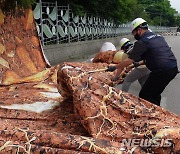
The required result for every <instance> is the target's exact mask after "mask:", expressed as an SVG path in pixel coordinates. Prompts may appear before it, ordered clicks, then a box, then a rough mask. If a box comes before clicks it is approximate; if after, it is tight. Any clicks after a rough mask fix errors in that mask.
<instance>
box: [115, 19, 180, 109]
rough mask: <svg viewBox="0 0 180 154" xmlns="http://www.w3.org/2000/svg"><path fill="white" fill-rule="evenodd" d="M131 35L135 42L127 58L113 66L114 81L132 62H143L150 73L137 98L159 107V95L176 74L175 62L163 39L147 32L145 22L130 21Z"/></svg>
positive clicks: (141, 20)
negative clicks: (114, 72)
mask: <svg viewBox="0 0 180 154" xmlns="http://www.w3.org/2000/svg"><path fill="white" fill-rule="evenodd" d="M132 34H133V35H134V38H135V39H136V40H137V41H136V42H135V44H134V47H133V50H132V53H131V54H130V55H129V58H127V59H125V60H124V61H122V62H121V63H119V64H117V65H116V66H115V68H116V69H118V71H117V74H116V76H115V78H114V80H117V79H118V77H119V75H120V73H121V72H122V70H123V69H124V68H125V67H127V66H128V65H130V64H132V63H133V62H138V61H140V60H144V63H145V64H146V66H147V68H148V69H149V70H150V71H151V73H150V74H149V77H148V79H147V80H146V82H145V84H144V85H143V87H142V89H141V91H140V93H139V97H141V98H143V99H145V100H147V101H149V102H152V103H154V104H156V105H159V106H160V101H161V93H162V92H163V91H164V89H165V88H166V86H167V85H168V84H169V82H170V81H171V80H172V79H174V78H175V76H176V75H177V73H178V68H177V60H176V58H175V56H174V54H173V52H172V51H171V48H170V47H169V45H168V44H167V42H166V41H165V39H164V38H163V37H162V36H161V35H158V34H155V33H153V32H150V31H149V30H148V24H147V22H146V21H145V20H144V19H142V18H136V19H135V20H133V21H132Z"/></svg>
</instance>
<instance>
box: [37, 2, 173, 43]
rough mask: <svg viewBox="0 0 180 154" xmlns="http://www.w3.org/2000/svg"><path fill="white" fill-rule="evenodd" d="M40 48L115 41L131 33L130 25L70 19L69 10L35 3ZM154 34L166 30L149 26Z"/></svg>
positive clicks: (99, 19)
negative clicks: (108, 40)
mask: <svg viewBox="0 0 180 154" xmlns="http://www.w3.org/2000/svg"><path fill="white" fill-rule="evenodd" d="M34 17H35V20H36V26H37V30H38V35H39V37H40V39H41V42H42V45H43V46H44V45H49V44H62V43H70V42H79V41H86V40H95V39H103V38H110V37H117V36H120V35H125V34H129V33H131V31H130V24H121V25H115V24H114V23H112V22H108V21H107V20H106V19H101V18H99V17H87V16H83V17H80V16H74V15H73V13H72V10H71V9H70V8H69V6H59V5H58V4H57V2H53V3H52V2H41V1H40V2H39V3H37V4H36V7H35V9H34ZM150 28H151V30H152V31H154V32H167V31H170V29H169V27H159V26H158V27H155V26H150Z"/></svg>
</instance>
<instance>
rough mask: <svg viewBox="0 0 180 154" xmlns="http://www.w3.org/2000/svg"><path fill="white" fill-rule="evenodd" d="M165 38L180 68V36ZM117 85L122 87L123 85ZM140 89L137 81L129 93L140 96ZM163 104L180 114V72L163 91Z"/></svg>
mask: <svg viewBox="0 0 180 154" xmlns="http://www.w3.org/2000/svg"><path fill="white" fill-rule="evenodd" d="M165 39H166V41H167V42H168V44H169V45H170V46H171V47H172V50H173V52H174V54H175V56H176V58H177V60H178V66H179V69H180V36H166V37H165ZM116 87H117V88H121V85H119V86H116ZM139 90H140V85H139V83H138V82H137V81H136V82H134V83H133V84H132V85H131V88H130V91H129V93H132V94H134V95H137V96H138V93H139ZM161 106H162V107H164V108H166V109H167V110H169V111H171V112H174V113H176V114H178V115H180V73H179V74H178V75H177V76H176V78H175V79H174V80H173V81H171V82H170V84H169V85H168V86H167V87H166V89H165V91H164V92H163V93H162V100H161Z"/></svg>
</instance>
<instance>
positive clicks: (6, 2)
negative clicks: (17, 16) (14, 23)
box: [0, 0, 180, 26]
mask: <svg viewBox="0 0 180 154" xmlns="http://www.w3.org/2000/svg"><path fill="white" fill-rule="evenodd" d="M42 1H48V2H53V1H55V0H42ZM36 2H39V0H17V1H15V0H0V7H1V8H2V10H3V11H9V10H13V9H14V8H17V7H24V8H28V7H30V6H32V5H34V4H35V3H36ZM58 3H59V4H61V5H67V4H69V5H70V8H72V10H73V13H74V14H76V15H80V16H83V15H85V14H86V15H88V16H99V17H101V18H105V19H108V20H109V21H113V22H115V23H116V24H121V23H127V22H129V21H131V20H133V19H134V18H136V17H142V18H144V19H146V20H147V21H148V22H149V24H151V25H155V26H158V25H159V26H178V25H180V16H177V13H178V12H177V11H176V10H175V9H173V8H172V7H171V5H170V2H169V0H126V1H125V0H58Z"/></svg>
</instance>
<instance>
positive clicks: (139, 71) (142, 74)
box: [119, 38, 150, 92]
mask: <svg viewBox="0 0 180 154" xmlns="http://www.w3.org/2000/svg"><path fill="white" fill-rule="evenodd" d="M119 44H120V49H121V50H123V51H124V52H125V53H127V54H128V55H130V54H131V51H132V48H133V43H131V42H130V40H129V39H127V38H122V39H121V40H120V43H119ZM149 73H150V71H149V69H148V68H147V67H146V66H145V65H141V66H139V67H136V68H134V69H133V70H132V71H131V72H130V73H129V74H128V75H127V76H126V77H125V78H124V82H123V84H122V90H123V91H126V92H128V90H129V88H130V86H131V84H132V83H133V82H135V81H136V80H138V82H139V84H140V85H141V87H142V86H143V85H144V83H145V81H146V80H147V78H148V76H149Z"/></svg>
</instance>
